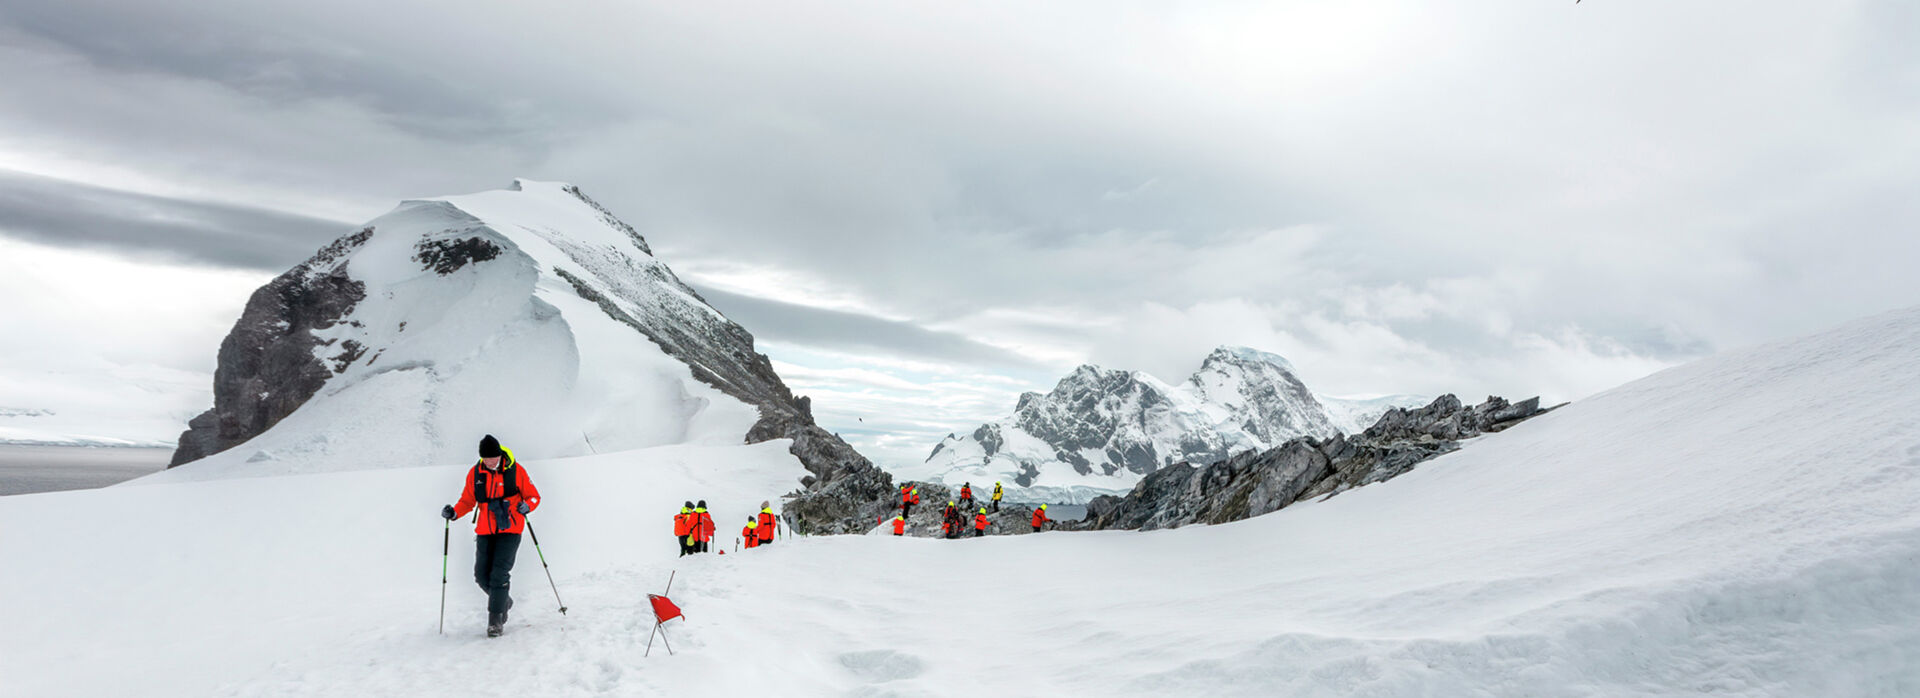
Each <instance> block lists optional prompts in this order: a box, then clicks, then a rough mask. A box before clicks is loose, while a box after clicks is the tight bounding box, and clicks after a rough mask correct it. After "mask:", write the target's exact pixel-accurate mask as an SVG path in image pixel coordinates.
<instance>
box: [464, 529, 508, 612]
mask: <svg viewBox="0 0 1920 698" xmlns="http://www.w3.org/2000/svg"><path fill="white" fill-rule="evenodd" d="M473 545H474V547H473V581H474V582H475V583H478V584H479V585H480V589H481V591H485V592H487V612H488V613H506V612H507V604H508V603H511V602H510V601H508V600H507V576H508V575H509V574H511V573H512V572H513V557H514V555H516V554H518V553H519V552H520V534H518V533H494V534H491V535H485V536H474V537H473Z"/></svg>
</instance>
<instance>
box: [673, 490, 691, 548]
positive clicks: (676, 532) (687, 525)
mask: <svg viewBox="0 0 1920 698" xmlns="http://www.w3.org/2000/svg"><path fill="white" fill-rule="evenodd" d="M673 539H674V540H675V541H677V542H679V543H680V557H686V556H688V555H691V554H693V502H687V503H686V504H685V505H684V506H681V507H680V513H678V514H674V515H673Z"/></svg>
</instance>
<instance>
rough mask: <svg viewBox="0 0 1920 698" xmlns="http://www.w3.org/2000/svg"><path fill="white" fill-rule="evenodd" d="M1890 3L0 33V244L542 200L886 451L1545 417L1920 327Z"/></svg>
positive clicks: (326, 221) (164, 11)
mask: <svg viewBox="0 0 1920 698" xmlns="http://www.w3.org/2000/svg"><path fill="white" fill-rule="evenodd" d="M1917 12H1920V10H1915V9H1914V7H1913V5H1912V3H1904V2H1899V1H1898V0H1847V1H1840V2H1826V3H1804V2H1789V1H1787V0H1763V1H1760V2H1735V1H1733V0H1706V1H1702V2H1689V3H1625V2H1596V3H1591V4H1589V3H1582V4H1580V5H1578V6H1574V5H1573V4H1571V3H1511V2H1496V1H1494V0H1478V1H1473V2H1464V3H1451V4H1445V5H1436V4H1433V3H1423V2H1413V1H1412V0H1392V1H1389V2H1385V3H1368V4H1357V5H1356V4H1329V3H1308V2H1262V3H1161V2H1144V1H1142V2H1130V1H1123V2H1092V1H1086V2H1066V3H1049V4H1047V5H1046V6H1044V7H1036V6H1034V5H1032V4H1031V3H1017V2H985V3H964V4H954V5H926V4H901V3H892V2H880V1H878V0H873V1H865V0H856V1H855V2H833V3H827V2H811V1H804V0H803V1H802V2H780V3H763V2H749V3H736V4H730V5H722V6H713V5H710V4H674V3H632V2H624V1H614V0H599V1H587V2H580V3H572V4H569V5H567V6H566V8H565V9H564V10H563V9H559V8H556V7H554V6H549V5H540V4H527V3H473V2H442V1H437V0H434V1H427V2H417V3H404V4H400V5H394V4H392V3H376V2H371V1H362V0H341V1H338V2H330V3H322V4H315V3H280V2H252V1H246V2H243V1H240V0H213V1H210V2H198V3H148V2H133V1H132V0H73V1H70V2H61V3H21V2H14V3H9V4H8V5H7V6H6V7H5V8H4V11H0V84H4V85H7V93H8V99H7V100H5V101H4V103H0V171H5V172H6V174H5V175H4V176H0V234H6V235H9V236H13V237H16V238H26V239H31V240H35V241H37V242H41V243H47V244H59V245H73V246H88V247H95V248H101V247H104V248H109V249H113V250H118V251H120V252H121V253H123V254H125V255H128V256H134V257H139V258H142V259H147V260H149V261H151V262H152V263H156V264H158V263H181V262H184V263H190V264H200V265H224V266H236V267H244V268H249V269H256V270H278V269H283V268H285V267H286V266H289V265H291V264H293V263H296V262H298V261H300V259H302V258H304V257H305V256H306V254H308V253H310V252H311V250H312V249H314V248H315V247H317V246H319V245H320V244H322V243H324V242H325V241H326V240H327V239H328V238H330V237H331V236H332V235H335V234H337V233H338V232H340V231H341V230H344V228H334V227H332V226H334V225H335V223H334V222H335V221H348V222H351V221H360V220H365V219H368V218H371V217H373V216H375V215H378V214H379V213H381V212H382V211H384V210H386V209H387V208H389V207H390V206H391V205H392V204H393V203H394V201H396V200H398V199H402V198H408V197H414V196H422V195H435V194H445V193H457V192H464V191H472V190H479V189H487V188H495V187H498V186H501V185H503V184H504V183H506V182H508V181H510V180H511V178H512V177H514V176H528V177H536V178H550V179H563V180H568V181H573V182H576V183H578V184H581V185H582V186H583V187H585V188H586V189H587V190H588V191H590V192H591V193H593V195H594V196H595V197H596V198H597V199H599V200H601V201H603V202H605V203H606V204H608V205H609V206H610V207H611V208H612V209H613V210H614V211H616V212H617V213H619V214H620V215H621V216H622V217H624V218H626V219H628V220H629V221H630V222H632V223H634V224H635V225H636V226H638V227H640V228H641V229H642V230H643V231H644V232H645V233H646V234H647V235H648V236H649V239H650V240H651V241H652V242H653V243H654V244H655V247H656V249H657V250H659V251H660V252H661V255H662V256H663V257H664V258H665V259H666V260H667V261H668V263H670V264H672V265H674V267H675V268H676V269H678V270H680V271H681V273H682V275H683V276H685V277H686V278H687V279H688V280H689V281H690V282H691V283H693V284H695V285H696V286H698V287H700V288H702V289H703V290H706V291H710V292H711V293H712V294H713V297H714V299H715V303H716V305H719V306H721V308H722V309H723V310H724V311H726V312H728V313H730V314H733V315H736V316H738V317H739V318H740V319H742V321H743V322H744V323H745V324H747V326H748V327H749V328H750V329H752V330H754V331H755V332H756V334H757V335H758V336H760V337H761V339H762V340H763V344H764V345H765V348H766V349H768V350H769V351H770V352H773V353H774V356H775V358H777V359H780V360H781V361H782V362H783V365H785V366H787V367H788V368H787V369H784V370H785V372H786V373H789V374H791V375H790V376H789V378H790V380H791V381H792V382H794V383H795V384H796V386H797V387H798V388H800V389H801V390H802V391H803V392H812V393H815V394H816V398H817V400H818V401H819V403H820V404H821V407H822V414H823V418H825V419H829V420H830V421H835V422H837V423H831V424H830V426H834V427H835V428H840V429H843V430H847V431H849V432H853V431H862V432H863V433H865V432H871V433H870V434H867V435H864V436H859V437H857V438H856V442H857V443H860V445H862V446H863V447H865V448H868V449H869V450H873V451H874V452H875V454H876V455H878V456H880V457H881V458H883V459H901V458H912V459H917V458H919V457H920V456H923V455H924V451H925V450H926V448H927V447H930V445H931V443H932V439H934V438H937V437H938V436H939V435H941V434H944V433H945V432H946V431H948V430H952V429H964V428H967V427H968V426H970V423H972V422H977V421H980V420H981V419H985V418H989V417H992V416H995V415H996V414H998V413H1001V412H1005V411H1007V410H1008V409H1010V408H1011V400H1012V397H1013V396H1014V395H1015V394H1017V392H1018V391H1019V390H1020V389H1044V388H1045V387H1046V386H1047V385H1048V383H1050V381H1051V377H1052V376H1054V375H1057V374H1058V373H1061V372H1064V371H1065V370H1067V369H1069V368H1071V366H1072V365H1073V364H1075V363H1078V362H1081V361H1094V362H1098V363H1102V364H1106V365H1113V366H1123V367H1132V368H1140V369H1144V370H1148V371H1151V372H1154V373H1156V374H1158V375H1161V376H1162V377H1175V378H1177V377H1179V376H1182V375H1184V374H1185V373H1186V372H1187V371H1190V370H1191V369H1192V367H1193V366H1194V365H1196V364H1197V362H1198V361H1199V359H1200V358H1201V357H1202V356H1203V355H1204V354H1205V353H1206V350H1207V349H1209V348H1211V347H1212V346H1214V345H1218V344H1222V343H1240V344H1250V345H1254V346H1258V347H1260V348H1263V349H1267V350H1271V351H1276V352H1279V353H1282V354H1285V355H1287V356H1289V357H1291V358H1292V359H1294V361H1295V363H1296V365H1298V366H1300V368H1301V369H1302V370H1303V371H1304V372H1305V373H1307V376H1306V377H1307V379H1308V380H1309V381H1310V384H1311V385H1313V386H1315V387H1316V388H1317V389H1319V390H1322V391H1324V392H1328V393H1335V394H1370V393H1371V394H1377V393H1399V392H1423V393H1434V392H1442V391H1458V392H1461V393H1465V394H1468V395H1478V394H1480V393H1486V392H1498V393H1504V394H1509V395H1515V396H1518V395H1525V394H1533V393H1542V394H1545V395H1547V396H1548V397H1549V399H1567V398H1577V397H1581V396H1584V395H1587V394H1590V393H1592V392H1593V391H1596V390H1600V389H1603V388H1606V387H1608V386H1611V385H1614V384H1617V383H1618V382H1620V381H1622V380H1626V379H1629V378H1632V377H1635V376H1637V375H1642V374H1644V373H1646V372H1649V371H1652V370H1656V369H1658V368H1659V367H1661V366H1665V365H1669V364H1671V363H1674V362H1678V361H1682V360H1685V359H1688V358H1691V357H1695V356H1699V355H1702V354H1705V353H1708V352H1711V351H1715V350H1719V349H1723V348H1727V347H1730V346H1734V345H1739V344H1745V343H1751V342H1755V341H1761V340H1765V339H1769V338H1775V337H1781V336H1785V335H1790V334H1795V333H1800V332H1806V331H1811V330H1814V329H1818V328H1819V327H1822V326H1824V325H1827V324H1831V323H1833V322H1837V321H1839V320H1842V319H1845V318H1848V317H1852V316H1857V315H1864V314H1867V313H1871V312H1875V311H1878V310H1883V309H1887V308H1892V307H1899V306H1904V305H1911V304H1913V303H1914V302H1916V301H1920V276H1917V275H1915V274H1912V273H1911V270H1910V269H1909V267H1910V266H1911V264H1912V260H1914V259H1920V234H1916V233H1920V230H1916V228H1917V227H1920V226H1917V225H1916V224H1917V223H1920V203H1916V200H1917V199H1920V197H1913V196H1912V195H1911V191H1910V190H1911V189H1912V184H1913V182H1916V181H1920V55H1916V48H1915V47H1916V46H1920V14H1916V13H1917ZM94 283H98V282H97V281H95V282H94ZM232 303H233V301H232V300H231V299H221V300H218V301H209V304H210V305H219V304H232ZM163 341H164V340H163ZM181 341H185V340H181ZM204 351H205V352H206V354H207V355H208V356H209V357H210V356H211V354H212V351H213V347H212V346H207V347H205V348H204ZM0 358H4V357H0ZM836 405H844V406H836ZM876 423H878V424H886V425H890V427H889V428H888V429H877V428H875V427H873V425H874V424H876ZM941 424H948V425H950V426H940V425H941ZM860 438H865V439H867V440H866V441H864V442H862V441H859V440H858V439H860ZM916 440H924V445H922V446H917V447H913V448H907V447H906V444H907V443H908V442H913V441H916Z"/></svg>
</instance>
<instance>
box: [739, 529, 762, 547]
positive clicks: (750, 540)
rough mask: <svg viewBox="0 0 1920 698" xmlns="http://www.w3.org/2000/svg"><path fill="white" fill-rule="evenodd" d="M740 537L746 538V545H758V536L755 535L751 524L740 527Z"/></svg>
mask: <svg viewBox="0 0 1920 698" xmlns="http://www.w3.org/2000/svg"><path fill="white" fill-rule="evenodd" d="M740 537H741V538H744V539H746V541H747V547H749V548H754V547H759V545H760V536H758V535H755V532H754V530H753V526H752V525H751V524H749V525H746V526H742V527H741V528H740Z"/></svg>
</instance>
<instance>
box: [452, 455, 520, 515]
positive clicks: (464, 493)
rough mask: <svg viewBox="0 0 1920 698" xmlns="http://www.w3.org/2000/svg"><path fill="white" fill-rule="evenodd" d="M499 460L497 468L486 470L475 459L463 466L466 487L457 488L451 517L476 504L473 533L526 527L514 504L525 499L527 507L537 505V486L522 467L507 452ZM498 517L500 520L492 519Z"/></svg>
mask: <svg viewBox="0 0 1920 698" xmlns="http://www.w3.org/2000/svg"><path fill="white" fill-rule="evenodd" d="M501 461H503V463H504V464H503V465H501V466H500V470H499V472H495V471H492V470H488V469H486V467H485V466H482V465H480V464H479V463H475V464H473V467H472V468H469V469H468V470H467V480H466V487H463V488H461V490H460V501H458V502H454V504H453V516H454V518H459V517H462V516H466V515H467V512H470V511H473V510H474V509H475V508H476V507H477V508H478V509H479V510H480V515H479V516H476V517H474V520H473V532H474V533H475V534H478V535H483V536H484V535H489V534H494V533H519V532H520V531H521V530H522V529H524V528H526V524H527V518H526V517H525V516H522V515H521V514H520V512H519V511H518V509H517V507H518V505H519V504H520V503H521V502H526V504H527V508H528V510H533V509H538V508H540V490H539V489H536V488H535V487H534V486H533V480H532V479H530V478H528V477H527V469H526V467H525V466H523V465H521V464H520V463H518V462H516V461H514V459H513V454H512V453H511V452H509V453H508V454H507V456H506V457H505V458H502V459H501ZM509 478H511V479H512V485H513V487H511V488H509V487H508V479H509ZM476 491H477V492H478V494H477V495H476ZM483 500H485V503H484V505H482V502H483ZM501 517H504V520H499V521H496V520H495V519H496V518H501Z"/></svg>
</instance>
